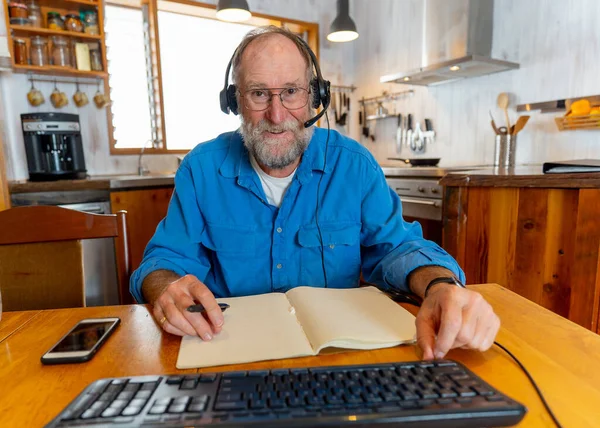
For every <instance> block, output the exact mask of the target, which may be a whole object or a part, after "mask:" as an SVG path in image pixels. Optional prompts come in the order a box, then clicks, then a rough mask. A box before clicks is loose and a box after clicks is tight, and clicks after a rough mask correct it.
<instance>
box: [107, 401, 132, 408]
mask: <svg viewBox="0 0 600 428" xmlns="http://www.w3.org/2000/svg"><path fill="white" fill-rule="evenodd" d="M127 403H128V401H127V400H115V401H113V402H112V403H110V406H109V407H112V408H113V409H123V408H124V407H125V406H127Z"/></svg>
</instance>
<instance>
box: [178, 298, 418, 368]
mask: <svg viewBox="0 0 600 428" xmlns="http://www.w3.org/2000/svg"><path fill="white" fill-rule="evenodd" d="M218 301H219V303H228V304H229V305H230V308H229V309H227V311H225V312H224V313H223V315H224V316H225V325H224V326H223V330H222V331H221V333H220V334H218V335H216V336H215V337H213V339H212V340H211V341H209V342H204V341H202V340H201V339H200V338H198V337H195V336H185V337H184V338H183V339H182V340H181V347H180V348H179V356H178V358H177V368H178V369H189V368H195V367H209V366H218V365H223V364H239V363H249V362H253V361H261V360H275V359H279V358H292V357H303V356H308V355H317V354H318V353H319V352H320V351H321V350H322V349H324V348H328V347H334V348H348V349H377V348H386V347H391V346H396V345H399V344H402V343H413V342H414V340H415V337H416V328H415V317H414V316H413V315H412V314H411V313H410V312H408V311H407V310H406V309H404V308H402V307H401V306H400V305H398V304H397V303H395V302H393V301H392V300H391V299H390V298H389V297H387V296H386V295H385V294H384V293H382V292H381V291H379V290H378V289H376V288H375V287H366V288H352V289H332V288H313V287H297V288H294V289H292V290H290V291H288V292H287V293H285V294H284V293H269V294H262V295H258V296H247V297H233V298H227V299H218Z"/></svg>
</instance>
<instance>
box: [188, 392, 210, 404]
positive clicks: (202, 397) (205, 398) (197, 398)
mask: <svg viewBox="0 0 600 428" xmlns="http://www.w3.org/2000/svg"><path fill="white" fill-rule="evenodd" d="M206 402H208V395H206V394H202V395H196V396H194V397H192V403H193V404H198V403H204V404H206Z"/></svg>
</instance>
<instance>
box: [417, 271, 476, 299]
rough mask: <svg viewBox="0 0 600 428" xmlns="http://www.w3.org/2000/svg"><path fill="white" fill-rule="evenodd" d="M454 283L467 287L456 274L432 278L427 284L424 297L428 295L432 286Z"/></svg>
mask: <svg viewBox="0 0 600 428" xmlns="http://www.w3.org/2000/svg"><path fill="white" fill-rule="evenodd" d="M442 283H444V284H454V285H456V286H458V287H461V288H466V287H465V285H464V284H463V283H462V282H460V280H459V279H458V278H456V277H454V276H445V277H441V278H435V279H433V280H431V281H430V282H429V284H427V287H425V293H423V298H425V297H427V293H429V289H430V288H431V287H433V286H434V285H436V284H442Z"/></svg>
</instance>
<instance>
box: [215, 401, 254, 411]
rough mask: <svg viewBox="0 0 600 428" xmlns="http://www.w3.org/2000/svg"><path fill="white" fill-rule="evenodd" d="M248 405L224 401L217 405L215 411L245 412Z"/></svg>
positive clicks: (240, 402) (243, 402)
mask: <svg viewBox="0 0 600 428" xmlns="http://www.w3.org/2000/svg"><path fill="white" fill-rule="evenodd" d="M246 408H247V405H246V402H245V401H222V402H219V403H216V404H215V410H224V411H229V410H243V409H246Z"/></svg>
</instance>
